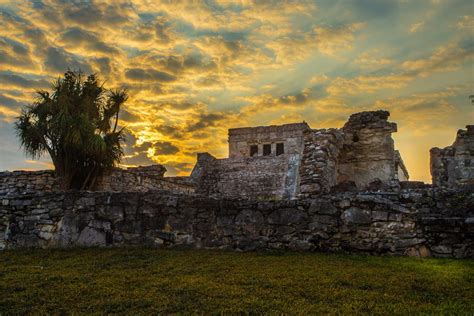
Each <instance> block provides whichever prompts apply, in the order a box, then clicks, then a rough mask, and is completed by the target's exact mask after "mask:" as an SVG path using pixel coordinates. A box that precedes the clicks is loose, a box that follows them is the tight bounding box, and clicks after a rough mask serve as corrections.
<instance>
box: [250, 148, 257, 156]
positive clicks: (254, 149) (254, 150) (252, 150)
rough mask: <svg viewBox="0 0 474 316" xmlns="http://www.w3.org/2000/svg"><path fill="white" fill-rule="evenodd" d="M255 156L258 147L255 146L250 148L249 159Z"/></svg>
mask: <svg viewBox="0 0 474 316" xmlns="http://www.w3.org/2000/svg"><path fill="white" fill-rule="evenodd" d="M257 155H258V146H257V145H252V146H250V157H253V156H257Z"/></svg>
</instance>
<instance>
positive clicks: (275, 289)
mask: <svg viewBox="0 0 474 316" xmlns="http://www.w3.org/2000/svg"><path fill="white" fill-rule="evenodd" d="M157 312H162V313H186V314H187V313H206V314H209V313H232V314H235V313H242V312H243V313H252V312H255V313H272V314H281V313H285V314H315V313H318V314H320V313H324V314H328V313H329V314H348V313H349V314H355V313H358V314H400V315H408V314H410V315H412V314H450V315H452V314H462V315H473V313H474V261H473V260H449V259H423V260H422V259H416V258H404V257H365V256H350V255H335V254H313V253H266V254H265V253H264V254H260V253H237V252H218V251H191V250H186V251H177V250H156V249H147V248H114V249H69V250H41V249H37V250H15V251H4V252H1V253H0V315H3V314H24V313H30V314H41V313H42V314H51V313H53V314H61V313H74V314H79V313H100V314H103V313H123V314H150V313H157Z"/></svg>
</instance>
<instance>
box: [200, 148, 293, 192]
mask: <svg viewBox="0 0 474 316" xmlns="http://www.w3.org/2000/svg"><path fill="white" fill-rule="evenodd" d="M300 161H301V158H300V155H299V154H284V155H280V156H264V157H247V158H245V157H242V158H228V159H216V158H214V157H213V156H211V155H209V154H207V153H205V154H200V155H199V156H198V162H197V164H196V166H195V168H194V170H193V172H192V174H191V178H193V179H194V180H195V182H196V188H197V191H196V192H197V193H200V194H202V195H206V196H215V197H238V198H242V199H245V198H253V199H281V198H293V197H295V196H296V194H297V192H298V182H299V181H298V176H299V174H298V169H299V164H300Z"/></svg>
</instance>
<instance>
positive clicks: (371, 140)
mask: <svg viewBox="0 0 474 316" xmlns="http://www.w3.org/2000/svg"><path fill="white" fill-rule="evenodd" d="M389 115H390V113H389V112H387V111H371V112H361V113H356V114H353V115H351V116H350V118H349V120H348V122H347V123H346V124H345V125H344V127H343V128H342V130H343V132H344V145H343V148H342V149H341V154H340V156H339V160H338V165H337V180H338V182H343V181H354V182H355V184H356V185H357V187H358V188H360V189H364V188H367V187H368V186H369V185H370V184H371V182H373V181H377V180H378V181H381V182H382V183H384V184H387V185H389V186H390V185H392V184H393V182H394V180H396V179H397V178H398V170H395V167H396V166H397V156H396V152H395V148H394V142H393V139H392V136H391V134H392V133H393V132H396V131H397V125H396V124H395V123H391V122H388V121H387V118H388V116H389Z"/></svg>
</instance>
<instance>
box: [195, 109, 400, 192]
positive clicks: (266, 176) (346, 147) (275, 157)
mask: <svg viewBox="0 0 474 316" xmlns="http://www.w3.org/2000/svg"><path fill="white" fill-rule="evenodd" d="M389 115H390V114H389V112H387V111H372V112H361V113H357V114H353V115H351V117H350V118H349V121H348V122H347V123H346V124H345V125H344V127H343V128H341V129H335V128H334V129H312V128H311V127H310V126H309V125H308V124H307V123H305V122H303V123H293V124H285V125H279V126H276V125H272V126H258V127H244V128H235V129H230V130H229V139H228V141H229V158H224V159H217V158H215V157H213V156H212V155H210V154H209V153H201V154H198V159H197V163H196V166H195V167H194V170H193V172H192V173H191V178H192V180H193V181H194V182H195V183H196V185H197V191H198V192H199V193H202V194H206V195H216V196H240V197H253V198H295V197H298V196H305V195H316V194H319V193H326V192H329V191H330V190H331V189H332V188H333V187H335V186H337V185H338V184H341V183H351V184H352V187H353V188H355V189H366V188H369V187H372V188H373V187H377V188H379V189H383V188H390V187H394V186H397V185H398V183H399V181H406V180H408V172H407V170H406V168H405V165H404V164H403V160H402V158H401V157H400V154H399V152H398V151H397V150H395V147H394V141H393V139H392V137H391V134H392V133H394V132H396V131H397V125H396V124H395V123H391V122H388V121H387V119H388V116H389Z"/></svg>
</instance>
